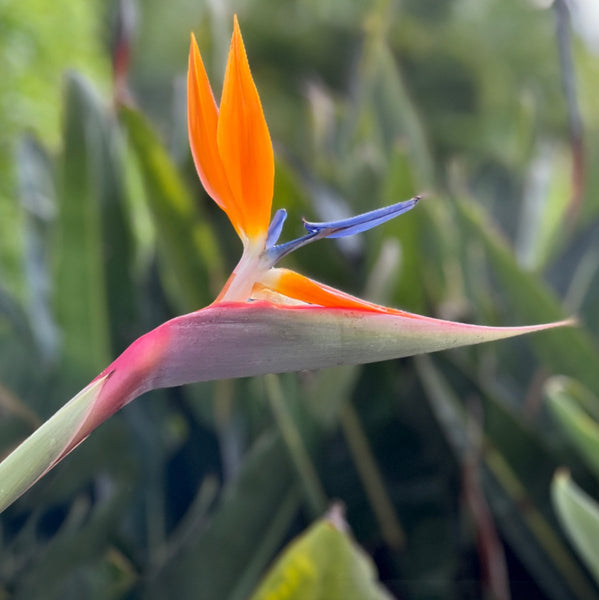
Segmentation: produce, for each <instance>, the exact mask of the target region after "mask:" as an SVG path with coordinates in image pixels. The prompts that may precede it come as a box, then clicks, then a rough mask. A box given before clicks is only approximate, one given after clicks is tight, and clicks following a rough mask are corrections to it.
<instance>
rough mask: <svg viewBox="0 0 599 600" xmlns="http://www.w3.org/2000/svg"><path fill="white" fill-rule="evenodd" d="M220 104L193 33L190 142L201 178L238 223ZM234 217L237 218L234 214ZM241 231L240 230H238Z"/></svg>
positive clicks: (190, 55)
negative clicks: (220, 132) (221, 146)
mask: <svg viewBox="0 0 599 600" xmlns="http://www.w3.org/2000/svg"><path fill="white" fill-rule="evenodd" d="M217 124H218V108H217V106H216V102H215V100H214V95H213V94H212V88H211V87H210V82H209V81H208V76H207V74H206V69H205V67H204V63H203V61H202V57H201V55H200V51H199V49H198V44H197V42H196V39H195V36H194V35H193V33H192V34H191V43H190V48H189V67H188V71H187V128H188V133H189V146H190V148H191V154H192V156H193V161H194V164H195V167H196V170H197V172H198V175H199V177H200V181H201V182H202V185H203V186H204V189H205V190H206V192H207V193H208V195H209V196H210V197H211V198H212V199H213V200H214V201H215V202H216V203H217V204H218V205H219V206H220V207H221V208H222V209H223V210H224V211H225V212H226V213H227V215H228V216H229V218H230V219H231V221H232V222H233V224H234V225H235V220H234V217H235V214H236V211H235V206H234V200H233V198H232V194H231V190H230V188H229V182H228V181H227V176H226V173H225V169H224V166H223V164H222V161H221V158H220V155H219V153H218V146H217V143H216V129H217ZM232 217H233V218H232ZM238 233H239V230H238Z"/></svg>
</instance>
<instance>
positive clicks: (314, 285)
mask: <svg viewBox="0 0 599 600" xmlns="http://www.w3.org/2000/svg"><path fill="white" fill-rule="evenodd" d="M258 285H263V286H264V287H266V288H267V289H269V290H272V291H274V292H277V293H279V294H282V295H283V296H286V297H288V298H292V299H294V300H300V301H302V302H307V303H308V304H317V305H319V306H325V307H328V308H349V309H359V310H368V311H371V312H377V313H384V314H389V315H401V316H403V317H413V318H418V317H419V315H414V314H412V313H407V312H404V311H403V310H398V309H396V308H388V307H386V306H381V305H379V304H374V303H373V302H367V301H366V300H361V299H360V298H356V297H355V296H352V295H350V294H346V293H345V292H342V291H340V290H337V289H335V288H333V287H331V286H328V285H325V284H324V283H319V282H318V281H314V280H313V279H309V278H308V277H305V276H304V275H300V274H299V273H296V272H295V271H290V270H289V269H271V270H270V271H269V272H268V273H267V274H266V275H265V276H264V278H263V279H262V280H261V281H260V283H259V284H258Z"/></svg>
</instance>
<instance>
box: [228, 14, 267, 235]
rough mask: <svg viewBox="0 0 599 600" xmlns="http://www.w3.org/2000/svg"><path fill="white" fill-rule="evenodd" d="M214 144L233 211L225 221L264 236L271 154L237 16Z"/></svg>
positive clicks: (238, 228) (241, 229)
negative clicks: (223, 172)
mask: <svg viewBox="0 0 599 600" xmlns="http://www.w3.org/2000/svg"><path fill="white" fill-rule="evenodd" d="M217 145H218V151H219V155H220V158H221V161H222V164H223V167H224V169H225V172H226V175H227V180H228V183H229V186H230V189H231V193H232V200H233V203H234V209H233V210H231V211H230V212H229V211H227V213H228V214H229V218H230V219H231V221H232V222H233V225H234V226H235V227H236V229H237V230H238V231H239V230H240V231H243V232H244V233H245V235H246V237H247V238H254V239H255V238H265V236H266V232H267V230H268V224H269V222H270V210H271V204H272V195H273V185H274V156H273V150H272V143H271V140H270V134H269V132H268V126H267V124H266V120H265V118H264V112H263V110H262V104H261V103H260V97H259V96H258V90H257V89H256V86H255V84H254V80H253V79H252V74H251V72H250V67H249V63H248V59H247V55H246V51H245V47H244V44H243V39H242V37H241V31H240V29H239V23H238V21H237V17H235V18H234V21H233V36H232V39H231V47H230V50H229V57H228V60H227V68H226V71H225V80H224V84H223V93H222V98H221V103H220V112H219V117H218V125H217Z"/></svg>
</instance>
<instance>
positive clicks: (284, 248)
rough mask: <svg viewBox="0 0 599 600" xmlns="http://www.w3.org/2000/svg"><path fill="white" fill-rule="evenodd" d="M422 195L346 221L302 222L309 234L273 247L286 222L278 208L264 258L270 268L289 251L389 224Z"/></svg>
mask: <svg viewBox="0 0 599 600" xmlns="http://www.w3.org/2000/svg"><path fill="white" fill-rule="evenodd" d="M420 198H422V196H414V198H411V199H410V200H406V201H405V202H398V203H397V204H392V205H391V206H386V207H384V208H378V209H376V210H372V211H370V212H367V213H364V214H361V215H358V216H357V217H351V218H349V219H340V220H338V221H327V222H326V223H312V222H311V221H305V220H304V227H305V228H306V229H307V231H308V233H307V234H306V235H304V236H302V237H300V238H298V239H296V240H291V241H290V242H285V243H283V244H278V245H275V243H276V241H277V239H278V238H279V235H280V234H281V229H282V227H283V221H284V220H285V218H286V216H287V213H286V212H285V211H284V210H283V209H279V210H278V211H277V212H276V214H275V216H274V218H273V220H272V222H271V224H270V226H269V228H268V234H267V238H266V251H265V256H266V257H267V260H268V261H269V263H270V265H271V266H272V265H274V264H276V263H277V262H278V261H279V260H281V259H282V258H283V257H284V256H287V254H289V253H290V252H293V251H294V250H297V249H298V248H301V247H302V246H305V245H306V244H311V243H312V242H315V241H316V240H322V239H324V238H329V237H330V238H341V237H346V236H348V235H353V234H354V233H361V232H362V231H367V230H368V229H372V228H373V227H376V226H377V225H380V224H381V223H384V222H385V221H389V220H390V219H393V218H394V217H397V216H398V215H401V214H402V213H405V212H407V211H408V210H410V209H412V208H414V206H416V204H417V203H418V201H419V200H420Z"/></svg>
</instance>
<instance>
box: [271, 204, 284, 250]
mask: <svg viewBox="0 0 599 600" xmlns="http://www.w3.org/2000/svg"><path fill="white" fill-rule="evenodd" d="M286 218H287V211H286V210H285V209H284V208H279V210H278V211H277V212H276V213H275V216H274V217H273V218H272V221H271V222H270V225H269V226H268V232H267V234H266V247H267V248H271V247H272V246H274V245H275V244H276V243H277V241H278V239H279V237H280V235H281V231H283V223H284V222H285V219H286Z"/></svg>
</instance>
